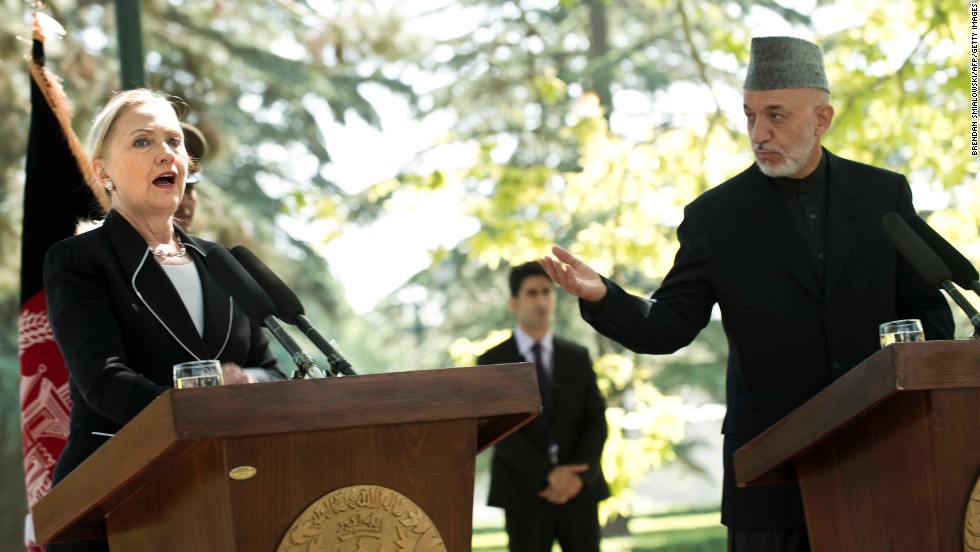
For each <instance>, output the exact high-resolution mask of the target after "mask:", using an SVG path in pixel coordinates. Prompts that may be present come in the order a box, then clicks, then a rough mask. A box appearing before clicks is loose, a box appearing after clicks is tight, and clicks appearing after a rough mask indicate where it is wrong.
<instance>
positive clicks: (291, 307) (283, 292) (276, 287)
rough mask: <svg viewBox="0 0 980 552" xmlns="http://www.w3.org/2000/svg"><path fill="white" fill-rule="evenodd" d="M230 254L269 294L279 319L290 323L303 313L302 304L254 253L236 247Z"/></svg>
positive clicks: (241, 246)
mask: <svg viewBox="0 0 980 552" xmlns="http://www.w3.org/2000/svg"><path fill="white" fill-rule="evenodd" d="M231 254H232V255H234V256H235V258H236V259H238V262H240V263H241V264H242V266H244V267H245V270H247V271H248V273H249V274H251V275H252V277H253V278H255V281H256V282H258V283H259V285H260V286H262V288H263V289H264V290H265V292H266V293H268V294H269V297H270V298H271V299H272V302H273V303H275V305H276V310H278V311H279V317H280V318H282V319H283V320H285V321H287V322H292V321H293V320H295V319H296V317H297V316H299V315H301V314H303V313H304V311H303V304H302V303H300V301H299V297H297V296H296V294H295V293H293V290H291V289H289V286H287V285H286V283H285V282H283V281H282V279H280V278H279V276H276V273H275V272H273V271H272V269H271V268H269V267H268V266H266V264H265V263H263V262H262V260H261V259H259V258H258V257H257V256H256V255H255V253H252V252H251V251H250V250H249V249H248V248H247V247H245V246H244V245H237V246H235V247H233V248H232V249H231Z"/></svg>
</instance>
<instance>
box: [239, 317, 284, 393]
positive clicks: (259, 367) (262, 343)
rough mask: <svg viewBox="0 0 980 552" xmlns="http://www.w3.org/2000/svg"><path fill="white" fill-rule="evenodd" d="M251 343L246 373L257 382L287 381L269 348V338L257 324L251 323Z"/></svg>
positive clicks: (246, 362)
mask: <svg viewBox="0 0 980 552" xmlns="http://www.w3.org/2000/svg"><path fill="white" fill-rule="evenodd" d="M249 326H250V327H249V334H250V338H251V339H250V342H249V344H248V359H247V360H246V361H245V371H246V372H247V373H248V374H249V375H250V376H252V377H253V378H254V379H255V381H256V382H263V381H281V380H285V379H287V378H286V374H285V373H284V372H283V371H282V370H280V369H279V361H278V360H277V359H276V357H275V356H274V355H273V354H272V349H270V348H269V338H268V337H267V336H266V334H265V332H263V331H262V328H261V327H259V325H258V324H256V323H255V322H252V321H251V320H250V321H249Z"/></svg>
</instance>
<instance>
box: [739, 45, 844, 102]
mask: <svg viewBox="0 0 980 552" xmlns="http://www.w3.org/2000/svg"><path fill="white" fill-rule="evenodd" d="M743 88H744V89H745V90H746V91H750V90H776V89H779V88H822V89H824V90H826V91H827V92H830V84H829V83H828V82H827V75H826V74H825V73H824V70H823V51H822V50H821V49H820V46H817V45H816V44H814V43H812V42H807V41H806V40H803V39H800V38H793V37H791V36H766V37H760V38H753V39H752V53H751V55H750V56H749V70H748V72H747V73H746V74H745V85H744V86H743Z"/></svg>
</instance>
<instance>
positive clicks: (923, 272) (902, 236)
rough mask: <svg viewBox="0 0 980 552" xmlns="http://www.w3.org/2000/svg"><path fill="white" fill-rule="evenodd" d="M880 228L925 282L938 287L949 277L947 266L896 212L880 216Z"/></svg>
mask: <svg viewBox="0 0 980 552" xmlns="http://www.w3.org/2000/svg"><path fill="white" fill-rule="evenodd" d="M881 229H882V230H883V231H884V232H885V235H886V236H888V239H889V240H891V242H892V245H894V246H895V247H896V248H897V249H898V250H899V251H900V252H901V253H902V256H903V257H905V260H907V261H908V262H909V264H910V265H912V268H914V269H915V271H916V272H918V273H919V276H921V277H922V279H923V280H925V281H926V283H927V284H929V285H930V286H932V287H934V288H937V289H938V288H941V287H942V283H943V281H944V280H949V279H950V274H949V268H947V267H946V265H945V263H943V261H942V260H941V259H940V258H939V256H938V255H936V253H935V252H934V251H933V250H932V249H930V248H929V246H928V245H926V242H924V241H922V238H920V237H919V236H918V235H917V234H916V233H915V231H913V230H912V228H911V227H909V225H908V223H907V222H905V219H903V218H902V217H901V216H899V215H898V213H888V214H887V215H885V216H884V217H882V218H881Z"/></svg>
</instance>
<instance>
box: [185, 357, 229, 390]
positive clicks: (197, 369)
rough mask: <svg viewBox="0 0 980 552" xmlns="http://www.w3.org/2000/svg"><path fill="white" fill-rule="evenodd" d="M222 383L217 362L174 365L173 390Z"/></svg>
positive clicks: (219, 364) (222, 379) (205, 361)
mask: <svg viewBox="0 0 980 552" xmlns="http://www.w3.org/2000/svg"><path fill="white" fill-rule="evenodd" d="M223 383H224V377H223V376H222V374H221V363H220V362H218V361H217V360H192V361H190V362H181V363H180V364H174V389H187V388H189V387H211V386H213V385H221V384H223Z"/></svg>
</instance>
